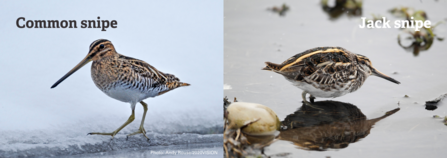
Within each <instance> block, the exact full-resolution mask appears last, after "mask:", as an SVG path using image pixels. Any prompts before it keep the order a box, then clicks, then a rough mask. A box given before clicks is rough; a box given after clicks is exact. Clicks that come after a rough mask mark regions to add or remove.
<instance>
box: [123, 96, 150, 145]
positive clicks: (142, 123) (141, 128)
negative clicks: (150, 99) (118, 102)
mask: <svg viewBox="0 0 447 158" xmlns="http://www.w3.org/2000/svg"><path fill="white" fill-rule="evenodd" d="M140 103H141V105H143V108H144V113H143V119H142V120H141V125H140V129H138V131H136V132H134V133H131V134H129V135H127V137H128V138H129V136H133V135H135V134H139V133H142V134H143V135H144V136H145V137H146V138H147V140H149V137H147V136H146V130H145V129H144V120H145V119H146V113H147V104H146V103H145V102H143V101H141V102H140Z"/></svg>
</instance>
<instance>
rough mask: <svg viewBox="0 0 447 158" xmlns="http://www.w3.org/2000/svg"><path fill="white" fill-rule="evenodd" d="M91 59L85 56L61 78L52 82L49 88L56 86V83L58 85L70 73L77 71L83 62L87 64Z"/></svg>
mask: <svg viewBox="0 0 447 158" xmlns="http://www.w3.org/2000/svg"><path fill="white" fill-rule="evenodd" d="M90 61H92V60H91V58H90V57H89V56H87V57H85V58H84V59H83V60H82V61H81V62H80V63H79V64H78V65H76V66H75V67H74V68H73V69H71V70H70V71H69V72H68V73H67V74H65V75H64V76H63V77H62V78H61V79H59V80H58V81H57V82H56V83H54V84H53V86H51V88H54V87H56V86H57V85H59V83H61V82H62V81H64V80H65V79H66V78H68V77H69V76H70V75H71V74H73V73H74V72H76V71H78V70H79V69H80V68H81V67H83V66H84V65H85V64H87V63H88V62H90Z"/></svg>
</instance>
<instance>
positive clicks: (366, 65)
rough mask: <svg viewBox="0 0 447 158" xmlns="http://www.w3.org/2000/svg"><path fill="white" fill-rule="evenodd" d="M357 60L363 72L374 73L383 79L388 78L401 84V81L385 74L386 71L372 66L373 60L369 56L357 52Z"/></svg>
mask: <svg viewBox="0 0 447 158" xmlns="http://www.w3.org/2000/svg"><path fill="white" fill-rule="evenodd" d="M357 62H358V64H359V66H360V67H361V69H362V70H363V72H365V73H367V74H368V75H374V76H377V77H380V78H383V79H386V80H388V81H391V82H394V83H396V84H400V82H399V81H397V80H395V79H393V78H391V77H390V76H387V75H385V74H384V73H382V72H380V71H379V70H377V69H376V68H374V67H373V66H372V63H371V60H369V58H368V57H366V56H363V55H360V54H357Z"/></svg>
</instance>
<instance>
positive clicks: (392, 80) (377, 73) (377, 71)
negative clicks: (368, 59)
mask: <svg viewBox="0 0 447 158" xmlns="http://www.w3.org/2000/svg"><path fill="white" fill-rule="evenodd" d="M372 73H373V75H376V76H378V77H381V78H383V79H385V80H388V81H391V82H394V83H396V84H400V82H399V81H397V80H395V79H393V78H391V77H390V76H387V75H385V74H383V73H382V72H380V71H379V70H376V69H374V68H373V70H372Z"/></svg>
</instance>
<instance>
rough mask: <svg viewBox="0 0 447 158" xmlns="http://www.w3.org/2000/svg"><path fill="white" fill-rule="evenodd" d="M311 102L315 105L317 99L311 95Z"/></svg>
mask: <svg viewBox="0 0 447 158" xmlns="http://www.w3.org/2000/svg"><path fill="white" fill-rule="evenodd" d="M309 101H310V103H314V102H315V97H314V96H312V95H310V96H309Z"/></svg>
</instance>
